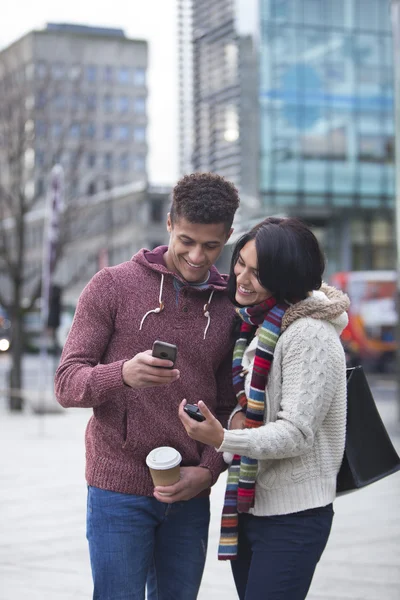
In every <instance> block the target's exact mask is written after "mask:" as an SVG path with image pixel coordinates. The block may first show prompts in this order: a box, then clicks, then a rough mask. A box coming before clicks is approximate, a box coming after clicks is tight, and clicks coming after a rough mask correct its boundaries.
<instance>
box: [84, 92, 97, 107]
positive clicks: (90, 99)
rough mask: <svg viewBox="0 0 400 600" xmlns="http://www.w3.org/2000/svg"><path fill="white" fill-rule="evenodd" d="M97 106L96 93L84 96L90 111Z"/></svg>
mask: <svg viewBox="0 0 400 600" xmlns="http://www.w3.org/2000/svg"><path fill="white" fill-rule="evenodd" d="M96 106H97V96H96V94H88V95H87V96H86V107H87V109H88V110H90V111H94V110H96Z"/></svg>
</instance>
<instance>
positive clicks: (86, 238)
mask: <svg viewBox="0 0 400 600" xmlns="http://www.w3.org/2000/svg"><path fill="white" fill-rule="evenodd" d="M171 191H172V190H171V188H169V187H162V186H152V185H148V184H146V183H143V182H134V183H131V184H128V185H125V186H120V187H115V188H113V189H111V190H104V191H102V192H98V193H96V194H94V195H93V196H90V197H88V196H84V197H82V198H80V199H79V200H78V201H77V202H75V203H74V204H73V205H71V206H69V207H65V210H64V211H63V213H62V214H61V215H60V217H59V219H60V240H61V257H60V259H59V261H58V262H57V265H56V269H55V272H54V275H53V278H52V279H53V283H54V284H55V285H57V286H59V287H60V288H61V290H62V300H63V304H65V305H68V306H72V307H74V306H75V305H76V302H77V300H78V297H79V295H80V293H81V291H82V289H83V288H84V286H85V285H86V284H87V282H88V281H89V279H90V278H91V277H92V276H93V275H94V274H95V273H96V272H97V271H98V270H100V269H101V268H103V267H107V266H112V265H116V264H118V263H120V262H124V261H127V260H130V259H131V257H132V256H133V254H135V253H136V252H137V251H138V250H139V249H140V248H142V247H144V248H149V249H152V248H155V247H156V246H160V245H162V244H167V243H168V233H167V229H166V222H167V214H168V211H169V209H170V204H171ZM45 218H46V210H45V207H44V206H41V207H40V206H39V207H38V208H36V209H35V210H32V211H31V212H30V213H29V214H28V215H27V216H26V228H25V258H24V275H23V283H24V286H23V298H27V299H28V298H30V297H31V296H32V292H33V290H34V288H35V287H36V285H37V282H38V281H40V277H41V271H42V256H43V230H44V223H45ZM15 226H16V225H15V221H14V219H11V218H8V219H5V220H3V222H2V223H1V228H2V231H3V232H4V233H5V235H9V234H12V233H13V230H14V229H15ZM0 288H1V290H2V294H3V295H4V296H5V297H8V296H9V294H10V291H11V290H10V289H9V288H10V280H9V277H7V274H6V272H4V273H2V272H1V271H0Z"/></svg>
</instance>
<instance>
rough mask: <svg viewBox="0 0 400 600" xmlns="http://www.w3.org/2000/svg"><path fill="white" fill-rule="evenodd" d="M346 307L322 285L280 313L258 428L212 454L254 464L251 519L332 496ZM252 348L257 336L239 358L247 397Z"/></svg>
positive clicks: (342, 414) (339, 446)
mask: <svg viewBox="0 0 400 600" xmlns="http://www.w3.org/2000/svg"><path fill="white" fill-rule="evenodd" d="M348 306H349V299H348V297H347V296H346V295H345V294H343V293H342V292H340V291H339V290H336V289H334V288H331V287H329V286H327V285H325V284H324V285H323V286H322V288H321V290H320V291H316V292H313V293H312V295H311V296H310V297H309V298H307V299H306V300H303V301H301V302H299V303H297V304H294V305H292V306H291V307H290V308H289V309H288V310H287V311H286V314H285V317H284V320H283V323H282V329H283V333H282V335H281V336H280V338H279V340H278V343H277V345H276V348H275V354H274V360H273V363H272V367H271V371H270V375H269V379H268V384H267V388H266V406H265V423H264V425H263V426H261V427H259V428H257V429H242V430H239V429H236V430H230V431H228V430H225V432H224V441H223V443H222V445H221V446H220V448H218V452H224V453H226V454H224V457H226V456H229V454H228V453H230V455H232V454H239V455H241V456H247V457H250V458H256V459H258V473H257V479H256V487H255V504H254V508H252V509H251V510H250V513H252V514H254V515H258V516H268V515H281V514H288V513H293V512H298V511H301V510H306V509H309V508H314V507H318V506H325V505H327V504H329V503H330V502H332V501H333V500H334V498H335V494H336V477H337V473H338V471H339V468H340V464H341V461H342V457H343V451H344V442H345V427H346V364H345V357H344V351H343V348H342V345H341V342H340V339H339V336H340V333H341V332H342V330H343V329H344V327H345V326H346V325H347V322H348V319H347V314H346V312H345V311H346V310H347V309H348ZM256 346H257V338H256V337H255V338H254V339H253V340H252V342H251V344H250V345H249V347H248V349H247V350H246V352H245V355H244V357H243V367H244V368H248V369H249V372H248V375H247V376H246V383H245V387H246V394H247V395H248V394H249V386H250V380H251V371H252V366H253V362H254V355H255V350H256ZM238 410H240V407H238V408H237V409H235V411H234V413H233V414H235V412H237V411H238ZM233 414H232V416H233Z"/></svg>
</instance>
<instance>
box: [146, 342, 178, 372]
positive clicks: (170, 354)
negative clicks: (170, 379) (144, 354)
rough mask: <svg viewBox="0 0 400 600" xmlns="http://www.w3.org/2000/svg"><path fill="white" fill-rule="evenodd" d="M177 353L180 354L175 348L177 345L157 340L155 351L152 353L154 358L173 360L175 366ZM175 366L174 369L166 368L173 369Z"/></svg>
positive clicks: (154, 346)
mask: <svg viewBox="0 0 400 600" xmlns="http://www.w3.org/2000/svg"><path fill="white" fill-rule="evenodd" d="M177 353H178V348H177V347H176V346H175V344H168V342H160V341H159V340H156V341H155V342H154V344H153V349H152V351H151V355H152V356H155V357H156V358H162V359H163V360H171V361H172V362H173V363H174V365H175V361H176V355H177ZM174 365H173V366H172V367H165V368H166V369H173V368H174ZM160 368H164V367H160Z"/></svg>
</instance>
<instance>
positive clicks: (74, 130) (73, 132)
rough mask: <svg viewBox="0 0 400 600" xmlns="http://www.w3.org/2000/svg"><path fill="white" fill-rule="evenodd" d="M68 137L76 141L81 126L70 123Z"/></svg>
mask: <svg viewBox="0 0 400 600" xmlns="http://www.w3.org/2000/svg"><path fill="white" fill-rule="evenodd" d="M69 135H70V137H71V138H73V139H78V138H79V136H80V135H81V126H80V123H71V125H70V128H69Z"/></svg>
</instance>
